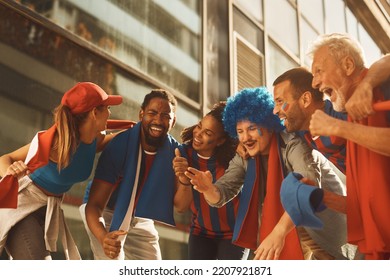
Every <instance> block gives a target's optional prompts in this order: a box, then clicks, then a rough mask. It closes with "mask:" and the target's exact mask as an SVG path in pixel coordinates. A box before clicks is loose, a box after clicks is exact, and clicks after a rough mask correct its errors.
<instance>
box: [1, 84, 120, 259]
mask: <svg viewBox="0 0 390 280" xmlns="http://www.w3.org/2000/svg"><path fill="white" fill-rule="evenodd" d="M120 103H122V97H121V96H112V95H110V96H109V95H107V94H106V92H105V91H104V90H103V89H101V88H100V87H99V86H97V85H96V84H93V83H90V82H81V83H77V84H76V85H75V86H74V87H72V88H71V89H70V90H68V91H67V92H66V93H65V94H64V96H63V97H62V100H61V104H60V105H59V106H57V108H55V110H54V125H53V126H52V127H51V128H49V129H48V130H46V131H41V132H38V133H37V135H36V136H35V137H34V139H33V141H32V142H31V143H30V144H28V145H26V146H24V147H21V148H19V149H18V150H16V151H13V152H11V153H9V154H5V155H3V156H1V157H0V176H2V177H3V178H2V180H1V181H0V208H3V209H0V220H1V223H0V254H1V252H2V250H3V249H4V248H6V250H7V252H8V253H9V255H10V256H11V257H12V258H13V259H24V260H27V259H51V255H50V252H55V251H56V241H57V238H58V236H59V235H61V237H62V241H63V246H64V252H65V254H66V258H67V259H80V255H79V252H78V250H77V247H76V246H75V244H74V242H73V239H72V236H71V235H70V232H69V229H68V228H67V226H66V224H65V219H64V215H63V212H62V210H61V207H60V206H61V202H62V198H63V194H64V193H65V192H67V191H68V190H69V189H70V188H71V187H72V186H73V185H74V184H75V183H78V182H82V181H84V180H86V179H87V178H88V177H89V176H90V173H91V171H92V167H93V163H94V159H95V154H96V153H97V152H99V151H101V150H102V149H103V147H104V146H105V144H106V143H107V142H108V141H109V140H110V139H111V138H112V137H113V136H114V135H110V136H105V135H104V134H103V133H101V132H102V131H104V130H106V126H107V120H108V117H109V116H110V109H109V106H111V105H119V104H120ZM13 208H16V209H13Z"/></svg>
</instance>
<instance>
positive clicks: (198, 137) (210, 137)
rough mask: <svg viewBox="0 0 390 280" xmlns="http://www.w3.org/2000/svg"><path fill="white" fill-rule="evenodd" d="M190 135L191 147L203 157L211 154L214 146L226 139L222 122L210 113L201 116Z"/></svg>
mask: <svg viewBox="0 0 390 280" xmlns="http://www.w3.org/2000/svg"><path fill="white" fill-rule="evenodd" d="M192 135H193V138H192V147H193V148H194V150H195V151H197V152H198V154H200V155H201V156H204V157H210V156H212V155H213V154H214V150H215V148H216V147H217V146H219V145H222V144H223V143H224V142H225V140H226V139H225V137H224V130H223V127H222V124H221V123H219V122H218V121H217V120H216V119H215V118H214V117H213V116H211V115H207V116H205V117H203V119H202V120H201V121H200V122H199V123H198V124H197V125H196V127H195V128H194V130H193V132H192Z"/></svg>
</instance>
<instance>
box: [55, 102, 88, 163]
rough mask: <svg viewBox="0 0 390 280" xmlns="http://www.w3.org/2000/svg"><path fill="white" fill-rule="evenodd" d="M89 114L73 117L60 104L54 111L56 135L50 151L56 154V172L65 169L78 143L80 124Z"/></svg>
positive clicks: (66, 108)
mask: <svg viewBox="0 0 390 280" xmlns="http://www.w3.org/2000/svg"><path fill="white" fill-rule="evenodd" d="M88 114H89V112H85V113H81V114H77V115H73V114H72V113H71V112H70V109H69V108H68V107H66V106H63V105H62V104H60V105H59V106H57V107H56V108H55V109H54V123H55V124H56V126H57V133H56V136H55V139H54V143H53V146H52V149H53V150H55V151H56V152H57V159H56V160H57V167H58V171H60V170H61V169H64V168H65V167H67V166H68V165H69V163H70V160H71V157H72V155H73V154H74V153H75V151H76V149H77V146H78V145H79V143H80V132H79V126H80V124H81V123H82V122H83V121H84V120H85V119H86V118H87V116H88Z"/></svg>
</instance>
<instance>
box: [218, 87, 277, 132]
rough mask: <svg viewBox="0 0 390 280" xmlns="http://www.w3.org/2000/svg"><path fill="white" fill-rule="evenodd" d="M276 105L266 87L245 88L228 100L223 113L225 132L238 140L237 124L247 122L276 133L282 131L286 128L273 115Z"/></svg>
mask: <svg viewBox="0 0 390 280" xmlns="http://www.w3.org/2000/svg"><path fill="white" fill-rule="evenodd" d="M274 105H275V104H274V101H273V98H272V96H271V94H270V93H269V92H268V90H267V88H266V87H256V88H244V89H243V90H241V91H239V92H238V93H236V94H235V95H233V96H231V97H229V98H228V99H227V102H226V106H225V109H224V111H223V125H224V127H225V130H226V131H227V132H228V133H229V135H230V136H231V137H235V138H237V131H236V125H237V123H238V122H240V121H246V120H247V121H250V122H252V123H255V124H257V125H259V126H261V127H264V128H268V129H270V130H272V131H275V132H280V131H282V130H283V129H284V126H283V125H282V123H281V121H280V119H279V117H278V116H276V115H274V113H273V109H274Z"/></svg>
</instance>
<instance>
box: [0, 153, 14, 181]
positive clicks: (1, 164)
mask: <svg viewBox="0 0 390 280" xmlns="http://www.w3.org/2000/svg"><path fill="white" fill-rule="evenodd" d="M11 164H12V159H11V158H10V157H9V156H8V155H4V156H1V157H0V176H1V177H4V175H5V173H6V172H7V168H8V167H9V166H10V165H11Z"/></svg>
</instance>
